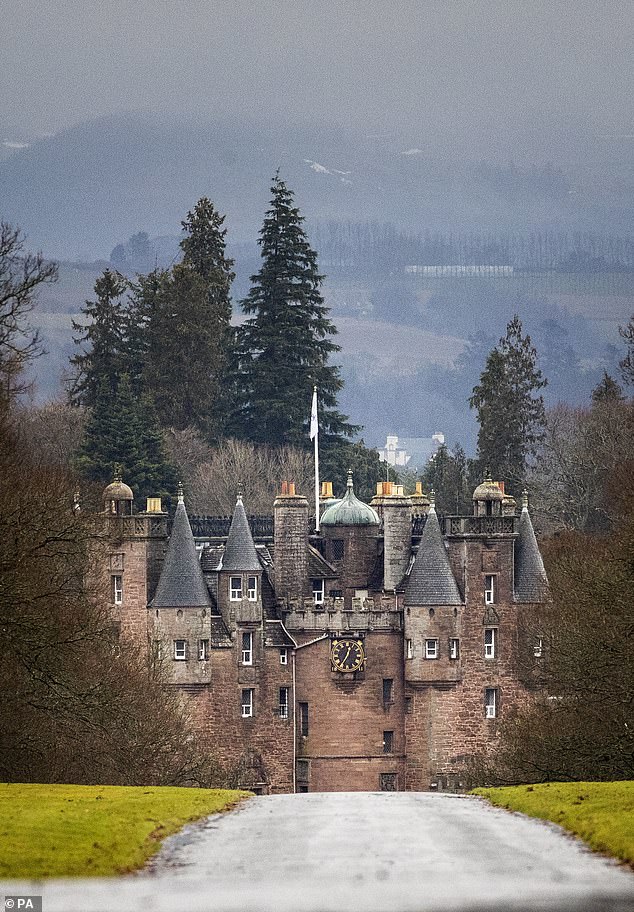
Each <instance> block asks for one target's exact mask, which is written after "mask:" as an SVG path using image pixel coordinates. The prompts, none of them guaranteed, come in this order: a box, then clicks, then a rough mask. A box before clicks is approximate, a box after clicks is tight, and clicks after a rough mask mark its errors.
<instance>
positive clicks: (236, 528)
mask: <svg viewBox="0 0 634 912" xmlns="http://www.w3.org/2000/svg"><path fill="white" fill-rule="evenodd" d="M220 569H221V570H235V571H240V572H242V571H249V570H261V569H262V565H261V564H260V561H259V559H258V552H257V551H256V548H255V544H254V543H253V536H252V535H251V529H250V528H249V521H248V519H247V514H246V512H245V509H244V504H243V503H242V497H241V496H240V495H238V499H237V501H236V506H235V509H234V511H233V519H232V520H231V526H230V528H229V535H228V536H227V544H226V545H225V553H224V554H223V556H222V566H221V567H220Z"/></svg>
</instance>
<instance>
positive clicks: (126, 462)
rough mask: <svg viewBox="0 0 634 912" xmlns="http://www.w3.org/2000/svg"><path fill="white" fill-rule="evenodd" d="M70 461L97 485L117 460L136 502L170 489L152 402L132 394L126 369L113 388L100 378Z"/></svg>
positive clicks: (172, 484)
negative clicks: (72, 458)
mask: <svg viewBox="0 0 634 912" xmlns="http://www.w3.org/2000/svg"><path fill="white" fill-rule="evenodd" d="M76 463H77V468H78V470H79V472H80V473H81V475H82V476H83V477H84V478H85V479H87V480H90V481H98V482H101V483H102V484H103V485H106V484H108V483H109V482H110V481H112V478H113V474H114V467H115V465H117V464H118V465H120V466H121V469H122V474H123V477H124V478H125V480H126V482H127V484H129V485H130V487H131V488H132V490H133V491H134V494H135V497H136V498H137V499H138V501H139V502H140V503H143V500H144V498H145V497H151V496H157V495H169V494H173V492H174V489H175V487H176V478H175V473H174V469H173V468H172V467H171V466H170V465H169V463H168V462H167V459H166V457H165V453H164V449H163V441H162V436H161V430H160V426H159V424H158V421H157V418H156V412H155V411H154V406H153V404H152V401H151V399H149V397H147V396H141V397H138V396H136V395H135V394H134V392H133V390H132V386H131V384H130V379H129V377H128V376H127V374H124V375H123V376H122V377H121V378H120V380H119V382H118V384H117V386H116V389H115V391H114V393H113V392H112V390H111V389H110V387H109V386H108V384H107V382H105V381H104V383H103V384H102V385H101V387H100V389H99V390H98V393H97V396H96V399H95V402H94V405H93V407H92V410H91V412H90V417H89V418H88V421H87V423H86V431H85V435H84V440H83V443H82V445H81V447H80V449H79V453H78V455H77V460H76Z"/></svg>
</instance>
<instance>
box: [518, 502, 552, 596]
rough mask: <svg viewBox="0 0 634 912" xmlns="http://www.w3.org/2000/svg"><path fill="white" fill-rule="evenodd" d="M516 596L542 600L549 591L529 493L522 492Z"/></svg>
mask: <svg viewBox="0 0 634 912" xmlns="http://www.w3.org/2000/svg"><path fill="white" fill-rule="evenodd" d="M513 589H514V597H515V601H516V602H541V601H543V600H544V598H545V596H546V595H547V592H548V579H547V577H546V570H545V568H544V562H543V560H542V556H541V554H540V552H539V547H538V545H537V539H536V538H535V530H534V529H533V523H532V522H531V517H530V513H529V512H528V493H527V492H526V491H524V492H523V493H522V512H521V513H520V521H519V535H518V537H517V541H516V542H515V575H514V583H513Z"/></svg>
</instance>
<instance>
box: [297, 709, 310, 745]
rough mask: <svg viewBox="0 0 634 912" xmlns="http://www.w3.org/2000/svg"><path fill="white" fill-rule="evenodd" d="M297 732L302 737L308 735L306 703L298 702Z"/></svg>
mask: <svg viewBox="0 0 634 912" xmlns="http://www.w3.org/2000/svg"><path fill="white" fill-rule="evenodd" d="M299 733H300V735H301V736H302V738H307V737H308V703H300V704H299Z"/></svg>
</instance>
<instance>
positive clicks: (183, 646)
mask: <svg viewBox="0 0 634 912" xmlns="http://www.w3.org/2000/svg"><path fill="white" fill-rule="evenodd" d="M186 658H187V640H174V659H175V660H176V661H179V662H183V661H184V660H185V659H186Z"/></svg>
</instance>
